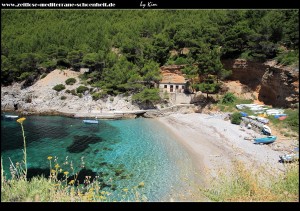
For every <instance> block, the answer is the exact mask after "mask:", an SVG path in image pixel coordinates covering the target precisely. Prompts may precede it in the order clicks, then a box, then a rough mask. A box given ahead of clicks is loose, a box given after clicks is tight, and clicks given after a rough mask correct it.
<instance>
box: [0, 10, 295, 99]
mask: <svg viewBox="0 0 300 211" xmlns="http://www.w3.org/2000/svg"><path fill="white" fill-rule="evenodd" d="M298 15H299V11H298V10H151V11H150V10H146V11H144V10H143V11H141V10H118V11H112V10H107V11H104V10H102V11H100V10H79V11H75V10H2V11H1V20H2V21H1V22H2V24H1V33H2V36H1V61H2V63H1V84H4V85H8V84H10V83H12V82H13V81H22V80H33V79H34V78H37V76H39V75H40V74H43V73H44V72H49V71H51V70H53V69H55V68H72V69H74V70H79V69H80V68H81V67H85V68H89V69H90V73H87V74H86V78H88V79H89V80H87V81H88V83H89V84H90V85H92V86H94V87H99V88H101V89H102V90H103V93H104V94H111V95H115V94H119V93H128V94H130V93H139V92H140V91H141V90H143V89H144V88H146V87H147V88H149V89H152V87H153V86H152V84H153V82H158V81H159V80H160V75H159V66H161V65H165V64H186V67H185V69H184V72H185V73H186V74H187V77H189V78H195V76H197V75H201V78H202V81H200V82H201V84H199V82H197V83H196V84H192V86H193V87H192V88H193V89H195V90H202V91H204V92H206V93H214V92H216V91H218V88H219V84H218V81H219V79H222V78H225V77H226V76H228V75H229V74H230V71H228V70H225V69H224V68H223V65H222V63H221V60H222V59H226V58H246V59H250V60H258V61H264V60H266V59H272V58H276V59H278V61H280V62H282V63H284V64H289V65H290V64H293V63H294V62H295V61H298V55H299V49H298V45H299V19H298ZM183 49H188V51H187V52H185V53H183V52H184V50H183ZM174 50H175V51H176V52H177V54H171V53H170V52H171V51H174ZM212 76H213V77H212ZM103 93H102V94H101V95H103ZM98 95H99V94H98ZM95 97H96V98H97V97H99V96H95ZM137 99H139V96H137ZM155 99H156V97H155Z"/></svg>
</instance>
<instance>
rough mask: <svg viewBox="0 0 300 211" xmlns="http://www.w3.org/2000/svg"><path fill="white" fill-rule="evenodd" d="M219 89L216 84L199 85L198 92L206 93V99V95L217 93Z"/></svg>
mask: <svg viewBox="0 0 300 211" xmlns="http://www.w3.org/2000/svg"><path fill="white" fill-rule="evenodd" d="M218 89H219V85H218V84H217V83H207V82H205V83H200V84H199V90H200V91H201V92H204V93H206V98H208V94H213V93H215V92H217V91H218Z"/></svg>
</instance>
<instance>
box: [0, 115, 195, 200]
mask: <svg viewBox="0 0 300 211" xmlns="http://www.w3.org/2000/svg"><path fill="white" fill-rule="evenodd" d="M26 118H27V119H26V120H25V122H24V129H25V135H26V141H27V162H28V168H29V170H28V174H29V176H35V175H37V174H45V175H46V176H48V175H49V173H48V172H49V170H50V169H49V161H48V160H47V157H48V156H52V157H53V158H54V157H57V162H58V163H59V165H60V166H61V167H62V169H63V171H69V172H70V173H71V174H72V169H70V162H71V161H72V164H73V167H74V170H75V172H78V171H80V170H81V169H82V168H81V167H80V166H81V165H82V161H81V160H82V158H83V162H84V167H85V168H84V170H85V171H82V175H84V176H87V175H91V176H92V177H93V176H99V178H100V179H101V180H100V181H101V182H102V183H103V184H104V185H103V187H102V188H103V189H104V190H107V191H109V192H112V193H113V194H112V195H111V199H116V200H118V199H120V197H121V195H124V191H123V189H124V188H128V189H130V190H131V189H132V188H133V187H134V186H137V185H138V184H139V183H141V182H143V183H144V184H145V185H144V187H142V188H138V191H139V192H140V193H142V194H144V195H145V196H146V197H147V199H148V200H149V201H164V200H169V199H170V197H169V194H170V193H171V192H174V190H173V188H172V187H174V188H175V189H176V190H181V189H182V188H184V187H185V184H184V178H186V177H192V174H193V172H194V169H193V166H192V164H191V160H190V157H189V155H188V154H187V152H186V151H185V150H184V149H183V148H182V146H180V145H179V144H178V143H177V142H176V140H175V137H174V136H172V134H170V133H168V132H167V131H166V130H165V128H164V127H163V125H161V124H160V123H159V122H157V121H156V120H153V119H143V118H139V119H132V120H113V121H109V120H100V123H99V124H84V123H83V122H82V120H81V119H74V118H67V117H59V116H28V117H26ZM22 149H23V138H22V133H21V127H20V124H19V123H17V122H16V121H15V120H7V119H3V118H1V156H2V158H3V165H4V170H5V173H6V176H7V177H9V176H10V173H9V164H10V162H9V158H11V160H12V161H13V162H14V163H16V162H20V161H22V158H23V152H22ZM66 157H68V158H67V161H68V164H66V165H64V164H63V163H64V162H65V161H66ZM53 161H54V160H52V167H53V165H54V164H53ZM176 190H175V191H176ZM126 197H127V198H128V199H129V200H130V199H131V200H134V196H133V194H130V193H128V194H127V196H126Z"/></svg>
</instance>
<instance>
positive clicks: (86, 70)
mask: <svg viewBox="0 0 300 211" xmlns="http://www.w3.org/2000/svg"><path fill="white" fill-rule="evenodd" d="M79 71H80V73H82V74H84V73H89V72H90V69H89V68H80V70H79Z"/></svg>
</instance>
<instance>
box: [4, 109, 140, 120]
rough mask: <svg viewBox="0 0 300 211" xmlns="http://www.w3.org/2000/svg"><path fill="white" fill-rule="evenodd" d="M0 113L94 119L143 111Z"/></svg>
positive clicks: (134, 115)
mask: <svg viewBox="0 0 300 211" xmlns="http://www.w3.org/2000/svg"><path fill="white" fill-rule="evenodd" d="M1 113H2V114H5V113H14V114H18V115H19V116H31V115H37V116H64V117H71V118H94V119H104V120H109V119H115V120H118V119H134V118H136V117H137V116H138V115H140V114H141V113H145V112H144V111H142V110H137V111H122V112H120V111H115V112H103V113H100V112H99V113H93V112H65V111H64V112H62V111H56V110H53V111H42V112H35V111H12V110H2V111H1Z"/></svg>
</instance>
